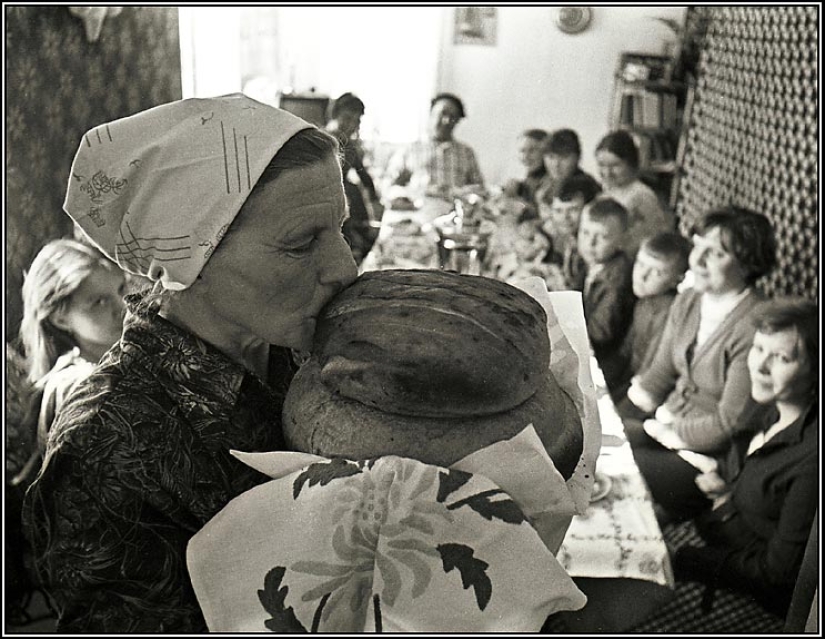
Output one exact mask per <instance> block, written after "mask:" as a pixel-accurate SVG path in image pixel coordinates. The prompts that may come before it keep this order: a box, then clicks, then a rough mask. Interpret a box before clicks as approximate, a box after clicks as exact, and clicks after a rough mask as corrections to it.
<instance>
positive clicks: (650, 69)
mask: <svg viewBox="0 0 825 639" xmlns="http://www.w3.org/2000/svg"><path fill="white" fill-rule="evenodd" d="M672 70H673V59H671V58H669V57H666V56H659V55H651V54H644V53H630V52H628V53H623V54H621V56H620V58H619V63H618V65H617V68H616V74H615V78H614V88H613V103H612V109H611V114H610V123H609V124H610V127H611V129H612V130H616V129H624V130H627V131H629V132H630V133H631V134H632V135H633V137H634V139H635V140H636V145H637V146H638V147H639V160H640V161H639V167H640V171H639V177H640V179H641V180H642V181H644V182H645V183H647V184H648V185H649V186H650V187H651V188H653V190H654V191H656V193H657V194H658V195H659V197H660V199H661V200H662V204H663V205H664V206H667V207H670V208H671V209H672V208H674V205H675V187H676V186H677V184H678V180H677V179H675V178H676V177H677V176H678V174H679V165H678V160H679V149H680V147H683V146H684V143H683V141H682V129H683V123H684V122H685V121H686V118H685V115H686V113H687V108H686V107H687V106H689V105H688V104H687V98H688V95H692V91H689V87H688V85H686V84H685V83H683V82H676V81H673V80H671V73H672Z"/></svg>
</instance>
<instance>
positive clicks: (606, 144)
mask: <svg viewBox="0 0 825 639" xmlns="http://www.w3.org/2000/svg"><path fill="white" fill-rule="evenodd" d="M599 151H607V152H608V153H612V154H613V155H615V156H616V157H617V158H619V159H620V160H623V161H624V162H626V163H627V164H628V165H629V166H630V167H631V168H632V169H634V170H636V169H638V168H639V148H638V147H637V146H636V141H635V140H634V139H633V136H632V135H630V133H628V132H627V131H621V130H620V131H613V132H612V133H608V134H607V135H606V136H604V137H603V138H602V139H601V141H600V142H599V145H598V146H597V147H596V153H598V152H599Z"/></svg>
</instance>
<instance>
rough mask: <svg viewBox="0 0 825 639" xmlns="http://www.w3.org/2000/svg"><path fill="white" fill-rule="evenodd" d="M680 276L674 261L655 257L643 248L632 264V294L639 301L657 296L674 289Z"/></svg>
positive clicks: (680, 273)
mask: <svg viewBox="0 0 825 639" xmlns="http://www.w3.org/2000/svg"><path fill="white" fill-rule="evenodd" d="M682 276H683V273H682V272H681V271H680V270H679V268H678V266H677V265H676V262H675V260H669V259H667V258H665V257H661V256H658V255H655V254H654V253H651V252H650V251H648V250H647V249H646V248H645V247H644V246H643V247H642V248H641V249H639V252H638V253H637V254H636V261H635V262H634V263H633V294H634V295H635V296H636V297H638V298H640V299H641V298H642V297H651V296H653V295H659V294H660V293H664V292H665V291H669V290H671V289H674V288H676V286H677V285H678V284H679V282H681V281H682Z"/></svg>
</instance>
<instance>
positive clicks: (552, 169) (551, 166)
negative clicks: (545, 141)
mask: <svg viewBox="0 0 825 639" xmlns="http://www.w3.org/2000/svg"><path fill="white" fill-rule="evenodd" d="M578 165H579V156H578V155H576V154H575V153H568V154H559V153H547V154H546V155H545V156H544V168H545V169H547V173H548V174H549V175H550V177H551V178H553V179H554V180H556V181H557V182H562V181H564V180H566V179H567V178H569V177H570V176H571V175H573V171H575V170H576V167H577V166H578Z"/></svg>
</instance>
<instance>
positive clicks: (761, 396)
mask: <svg viewBox="0 0 825 639" xmlns="http://www.w3.org/2000/svg"><path fill="white" fill-rule="evenodd" d="M754 325H755V326H756V334H755V335H754V338H753V345H752V346H751V348H750V350H749V351H748V358H747V361H748V369H749V370H750V377H751V395H752V397H753V399H754V400H755V401H756V402H758V403H759V404H760V405H764V406H766V407H767V408H768V410H767V411H765V412H764V413H763V415H762V419H761V420H760V421H759V422H758V424H757V425H758V428H759V430H758V431H757V432H756V434H753V433H750V432H748V433H742V435H741V436H740V437H737V439H736V441H735V444H734V446H732V447H731V449H730V451H729V453H728V455H727V456H726V457H725V458H724V459H722V460H720V464H719V467H718V468H717V469H716V470H714V471H709V472H707V473H704V474H702V475H699V476H698V477H697V484H698V485H699V486H700V488H701V489H702V490H703V491H704V492H706V493H707V494H708V496H709V497H710V498H713V499H714V504H713V509H712V510H710V511H707V512H705V513H703V514H702V515H700V516H699V517H698V518H696V519H695V520H691V521H687V522H684V523H682V524H680V525H678V526H673V527H666V528H665V539H666V541H668V543H669V544H670V545H672V547H673V548H675V549H677V550H676V552H675V554H674V556H673V567H674V572H675V574H676V579H677V581H678V584H677V589H676V598H675V599H674V601H673V602H671V603H669V604H668V605H667V606H665V607H664V608H663V609H662V610H660V611H659V612H658V613H657V614H656V615H655V616H654V617H652V618H651V619H650V620H648V621H646V622H645V623H644V624H643V627H642V628H637V629H635V630H638V631H646V632H667V631H672V632H711V631H713V630H723V631H724V629H723V628H721V627H720V626H719V625H718V624H720V622H721V623H724V622H725V620H723V619H721V612H722V611H724V616H725V617H727V618H728V619H730V618H736V617H738V618H740V619H742V618H743V617H744V618H746V619H747V620H751V619H754V620H759V623H760V624H761V627H759V628H757V627H755V626H754V625H753V623H751V622H750V621H748V622H747V623H748V624H749V626H748V627H747V628H742V627H739V628H738V629H737V630H738V631H746V630H754V631H761V632H766V631H770V630H772V628H770V627H769V625H770V624H773V625H774V628H773V629H774V630H776V631H778V632H781V629H782V617H784V616H785V614H786V612H787V610H788V606H789V603H790V601H791V597H792V595H793V592H794V588H795V586H796V583H797V577H798V575H799V571H800V567H801V565H802V560H803V556H804V553H805V546H806V543H807V542H808V537H809V534H810V533H811V526H812V524H813V522H814V518H815V516H816V509H817V506H818V504H819V488H818V487H819V481H820V479H819V478H820V473H819V411H818V405H817V393H818V388H819V384H818V382H819V313H818V308H817V305H816V304H814V303H812V302H809V301H806V300H795V299H777V300H776V301H774V302H772V303H770V304H767V305H765V306H764V307H763V310H762V312H760V313H759V314H757V315H756V316H755V317H754ZM700 584H701V585H700ZM705 586H710V587H711V590H712V589H715V588H718V589H719V591H718V593H717V594H716V597H715V599H717V600H718V605H717V604H714V606H713V607H714V608H715V610H716V614H714V615H709V614H708V611H707V610H704V611H703V610H699V609H698V606H697V605H696V603H697V602H698V601H699V600H700V599H701V598H702V597H701V594H700V590H704V589H705ZM706 592H707V591H706ZM757 602H758V604H757ZM767 613H771V615H772V616H773V617H776V618H775V619H774V618H772V616H771V615H769V614H767ZM714 623H715V624H717V625H716V626H715V627H714V625H713V624H714Z"/></svg>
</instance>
